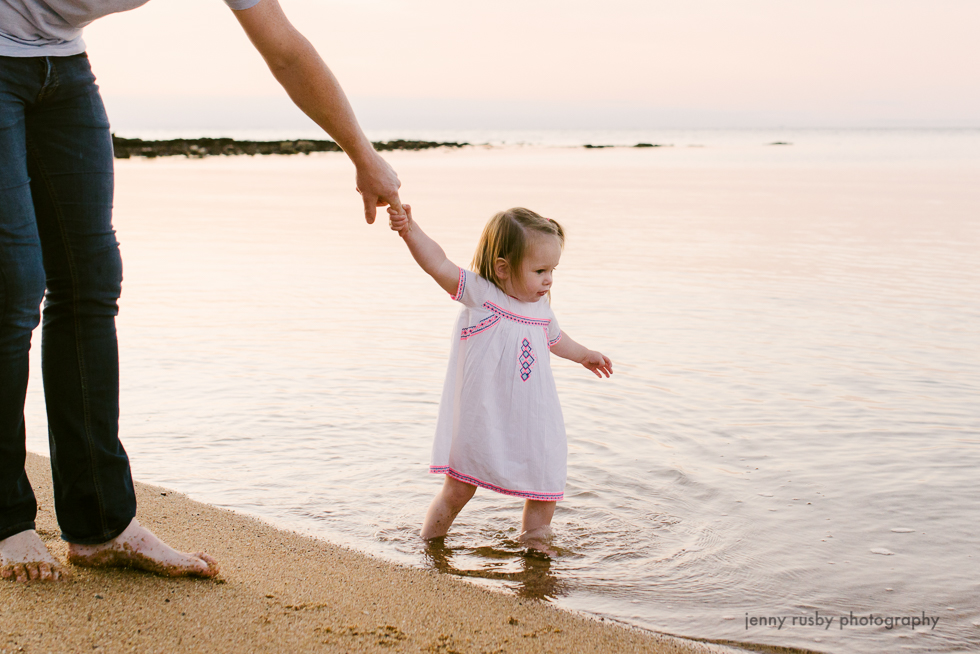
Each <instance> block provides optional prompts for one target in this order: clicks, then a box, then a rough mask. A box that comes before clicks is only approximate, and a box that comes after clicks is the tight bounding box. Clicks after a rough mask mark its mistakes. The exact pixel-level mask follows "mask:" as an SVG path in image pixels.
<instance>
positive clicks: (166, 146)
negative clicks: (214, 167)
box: [112, 134, 469, 159]
mask: <svg viewBox="0 0 980 654" xmlns="http://www.w3.org/2000/svg"><path fill="white" fill-rule="evenodd" d="M466 145H469V143H456V142H452V143H437V142H435V141H404V140H397V141H379V142H376V143H374V148H375V149H376V150H379V151H385V150H428V149H431V148H461V147H463V146H466ZM112 149H113V151H114V153H115V157H116V159H129V158H130V157H146V158H148V159H152V158H153V157H174V156H184V157H195V158H201V157H208V156H217V155H224V156H231V155H238V154H247V155H249V156H254V155H257V154H309V153H311V152H340V150H341V149H340V146H339V145H337V144H336V143H334V142H333V141H312V140H307V139H301V140H296V141H236V140H235V139H230V138H219V139H210V138H202V139H171V140H169V141H144V140H143V139H124V138H121V137H119V136H116V135H115V134H113V135H112Z"/></svg>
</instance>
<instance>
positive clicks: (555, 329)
mask: <svg viewBox="0 0 980 654" xmlns="http://www.w3.org/2000/svg"><path fill="white" fill-rule="evenodd" d="M560 340H561V327H559V326H558V319H557V318H555V312H554V311H552V310H551V306H550V305H549V306H548V349H549V350H550V349H551V348H553V347H554V346H555V345H556V344H557V343H558V341H560Z"/></svg>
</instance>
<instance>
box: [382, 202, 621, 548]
mask: <svg viewBox="0 0 980 654" xmlns="http://www.w3.org/2000/svg"><path fill="white" fill-rule="evenodd" d="M404 209H405V211H404V213H396V211H395V210H394V209H391V208H389V210H388V212H389V218H390V224H391V228H392V229H393V230H395V231H397V232H398V233H399V234H400V235H401V237H402V238H403V239H404V240H405V243H406V244H408V249H409V250H410V251H411V253H412V256H413V257H415V260H416V261H417V262H418V264H419V265H420V266H421V267H422V269H423V270H424V271H425V272H427V273H429V274H430V275H431V276H432V277H433V279H435V280H436V282H438V284H439V285H440V286H442V288H443V289H445V290H446V291H447V292H448V293H449V294H450V295H451V296H452V298H453V299H454V300H456V301H458V302H460V303H462V305H463V307H462V310H461V311H460V314H459V319H458V320H457V322H456V329H455V331H454V332H453V342H452V352H451V354H450V357H449V370H448V372H447V373H446V383H445V386H444V388H443V391H442V400H441V402H440V404H439V418H438V423H437V425H436V438H435V444H434V445H433V447H432V465H431V467H430V468H429V471H430V472H433V473H437V474H444V475H446V478H445V482H444V484H443V487H442V490H440V491H439V494H438V495H436V497H435V499H433V500H432V504H431V506H430V507H429V511H428V513H427V514H426V516H425V523H424V525H423V526H422V538H425V539H431V538H438V537H440V536H445V535H446V532H447V531H448V530H449V527H450V525H452V523H453V519H455V517H456V516H457V515H458V514H459V512H460V510H462V508H463V506H465V505H466V503H467V502H468V501H469V500H470V498H471V497H473V493H475V492H476V487H477V486H481V487H483V488H489V489H490V490H493V491H496V492H498V493H503V494H505V495H514V496H517V497H523V498H525V502H524V515H523V519H522V523H521V540H522V541H523V542H524V543H525V544H527V545H529V546H530V547H533V548H535V549H540V550H543V551H548V548H547V546H546V544H545V539H546V538H547V537H548V536H549V535H550V533H551V519H552V517H553V516H554V513H555V502H557V501H558V500H560V499H562V496H563V495H564V490H565V459H566V457H567V454H568V447H567V444H566V442H565V424H564V422H563V420H562V415H561V406H560V404H559V403H558V392H557V390H556V388H555V380H554V377H553V376H552V374H551V365H550V362H549V357H548V352H549V350H550V351H551V352H552V353H554V354H557V355H558V356H560V357H562V358H565V359H570V360H572V361H577V362H578V363H581V364H582V365H583V366H585V367H586V368H588V369H589V370H591V371H592V372H594V373H595V375H596V376H597V377H600V378H601V377H602V375H603V374H604V375H605V376H606V377H608V376H609V375H610V374H612V362H611V361H610V360H609V358H608V357H606V356H603V355H602V354H600V353H599V352H595V351H593V350H589V349H587V348H585V347H583V346H582V345H579V344H578V343H576V342H575V341H573V340H572V339H571V338H569V336H568V335H567V334H564V333H562V332H561V330H560V329H559V328H558V322H557V320H555V314H554V313H552V311H551V305H550V302H549V300H550V297H547V296H549V291H550V290H551V284H552V277H553V274H554V270H555V268H556V267H557V266H558V259H559V258H560V257H561V251H562V247H563V245H564V243H565V234H564V232H563V231H562V228H561V226H560V225H559V224H558V223H557V222H555V221H554V220H551V219H548V218H542V217H541V216H539V215H538V214H536V213H534V212H533V211H529V210H528V209H521V208H516V209H510V210H508V211H502V212H500V213H498V214H497V215H496V216H494V217H493V218H491V219H490V222H488V223H487V225H486V227H485V228H484V229H483V235H482V236H481V237H480V243H479V245H478V246H477V250H476V255H475V256H474V257H473V270H474V271H476V272H470V271H469V270H464V269H462V268H459V267H458V266H456V265H455V264H454V263H453V262H451V261H449V259H447V258H446V253H445V252H443V250H442V248H441V247H439V245H438V244H437V243H436V242H435V241H433V240H432V239H431V238H429V237H428V236H426V235H425V233H423V232H422V230H421V229H420V228H419V226H418V224H417V223H415V222H414V221H413V220H412V209H411V207H410V206H409V205H407V204H406V205H404Z"/></svg>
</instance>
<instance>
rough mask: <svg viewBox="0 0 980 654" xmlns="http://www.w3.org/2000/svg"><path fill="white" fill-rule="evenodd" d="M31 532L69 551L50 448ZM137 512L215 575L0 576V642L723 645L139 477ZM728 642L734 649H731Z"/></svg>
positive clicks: (46, 647) (383, 647)
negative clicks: (230, 507)
mask: <svg viewBox="0 0 980 654" xmlns="http://www.w3.org/2000/svg"><path fill="white" fill-rule="evenodd" d="M27 470H28V475H29V476H30V479H31V483H32V485H33V486H34V488H35V492H36V494H37V497H38V504H39V511H38V521H37V526H38V533H39V534H40V535H41V537H42V539H44V540H45V542H46V543H47V544H48V546H49V547H50V548H51V549H52V551H53V552H54V554H55V556H56V557H57V558H59V559H60V560H62V561H64V559H65V552H66V546H65V544H64V543H63V542H62V541H61V539H60V537H59V532H58V528H57V524H56V522H55V517H54V507H53V504H52V491H51V477H50V468H49V461H48V459H47V458H45V457H42V456H39V455H35V454H28V460H27ZM137 498H138V501H139V506H140V509H139V518H140V521H141V522H142V523H143V524H145V525H146V526H148V527H149V528H150V529H152V530H153V531H155V532H156V533H157V534H158V535H160V536H161V537H163V538H164V539H165V540H167V541H169V542H170V543H172V544H173V545H174V546H176V547H178V548H180V549H185V550H192V551H193V550H198V549H204V550H205V551H207V552H209V553H210V554H212V555H213V556H215V557H216V558H217V559H218V560H219V562H220V563H221V566H222V573H221V575H220V578H219V580H218V581H217V582H213V581H205V580H189V579H178V580H170V579H160V578H157V577H153V576H151V575H148V574H145V573H140V572H134V571H128V570H90V569H82V568H70V570H71V572H72V579H71V580H70V581H69V582H67V583H64V584H42V583H31V584H25V585H21V584H14V583H3V584H0V606H2V607H3V610H2V612H0V651H4V652H6V651H24V652H36V651H44V652H47V651H83V650H84V651H106V652H114V651H123V650H125V651H141V652H156V651H159V652H172V651H191V652H193V651H202V652H204V651H206V652H243V651H251V652H263V651H325V652H333V651H338V652H341V651H343V652H350V651H357V652H363V651H368V652H370V651H386V652H391V651H394V652H446V653H447V654H448V653H450V652H458V653H460V654H464V653H465V654H468V653H470V652H474V653H476V652H501V653H503V652H549V651H551V652H583V651H589V652H658V653H659V652H663V653H682V652H705V651H722V650H723V648H721V647H719V646H716V645H710V644H706V643H696V642H691V641H685V640H681V639H677V638H672V637H669V636H661V635H658V634H652V633H648V632H643V631H639V630H633V629H629V628H626V627H622V626H619V625H615V624H611V623H603V622H599V621H596V620H590V619H587V618H585V617H583V616H579V615H575V614H573V613H569V612H567V611H562V610H559V609H556V608H554V607H553V606H551V605H549V604H547V603H544V602H539V601H533V600H527V599H521V598H518V597H514V596H511V595H506V594H503V593H498V592H491V591H488V590H485V589H483V588H478V587H476V586H473V585H471V584H468V583H465V582H463V581H460V580H458V579H455V578H453V577H451V576H448V575H443V574H438V573H436V572H433V571H429V570H418V569H411V568H405V567H401V566H397V565H394V564H391V563H388V562H385V561H381V560H379V559H375V558H372V557H370V556H368V555H366V554H361V553H358V552H354V551H351V550H348V549H345V548H342V547H339V546H336V545H332V544H330V543H326V542H323V541H319V540H315V539H313V538H309V537H306V536H302V535H299V534H296V533H292V532H288V531H282V530H279V529H276V528H275V527H272V526H270V525H267V524H265V523H262V522H260V521H258V520H256V519H253V518H250V517H248V516H244V515H240V514H237V513H233V512H231V511H227V510H224V509H219V508H216V507H212V506H209V505H206V504H201V503H199V502H195V501H192V500H190V499H188V498H187V497H185V496H183V495H181V494H180V493H176V492H173V491H169V490H167V489H163V488H159V487H156V486H149V485H146V484H140V483H137ZM728 651H731V650H728Z"/></svg>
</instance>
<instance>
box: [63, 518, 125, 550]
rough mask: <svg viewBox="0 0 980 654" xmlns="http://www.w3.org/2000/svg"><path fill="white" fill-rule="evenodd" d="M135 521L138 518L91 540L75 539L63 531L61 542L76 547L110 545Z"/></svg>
mask: <svg viewBox="0 0 980 654" xmlns="http://www.w3.org/2000/svg"><path fill="white" fill-rule="evenodd" d="M135 519H136V516H135V515H134V516H133V517H131V518H129V519H127V520H126V523H125V524H124V525H123V526H121V527H119V528H118V529H109V530H106V531H104V532H102V533H101V534H99V535H98V536H92V537H90V538H75V537H74V536H72V535H70V534H68V533H66V532H65V531H64V530H62V532H61V540H63V541H65V542H66V543H74V544H75V545H101V544H102V543H108V542H109V541H110V540H112V539H113V538H115V537H117V536H118V535H119V534H121V533H123V532H124V531H126V527H128V526H129V525H130V524H131V523H132V522H133V520H135Z"/></svg>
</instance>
